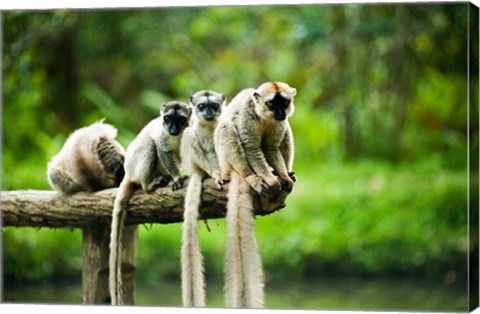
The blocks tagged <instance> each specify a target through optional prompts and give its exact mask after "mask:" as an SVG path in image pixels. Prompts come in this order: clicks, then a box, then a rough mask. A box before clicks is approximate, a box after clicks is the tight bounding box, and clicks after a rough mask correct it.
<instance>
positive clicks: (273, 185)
mask: <svg viewBox="0 0 480 314" xmlns="http://www.w3.org/2000/svg"><path fill="white" fill-rule="evenodd" d="M263 181H265V183H267V185H268V189H269V190H270V191H272V192H277V191H280V190H281V189H282V182H281V180H280V179H279V178H278V177H275V176H270V177H265V178H263Z"/></svg>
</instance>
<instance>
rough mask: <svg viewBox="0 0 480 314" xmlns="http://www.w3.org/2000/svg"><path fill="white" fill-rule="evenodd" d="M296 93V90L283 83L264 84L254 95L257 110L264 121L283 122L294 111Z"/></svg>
mask: <svg viewBox="0 0 480 314" xmlns="http://www.w3.org/2000/svg"><path fill="white" fill-rule="evenodd" d="M296 93H297V91H296V89H295V88H292V87H290V86H288V85H287V84H285V83H282V82H268V83H263V84H262V85H260V87H259V88H258V89H257V90H256V91H255V92H254V93H253V96H254V97H255V99H256V102H257V105H256V110H257V112H258V114H259V115H260V116H261V117H262V118H264V119H269V118H273V119H274V120H276V121H283V120H285V119H286V118H287V117H289V116H290V115H292V113H293V111H294V104H293V97H294V96H295V94H296Z"/></svg>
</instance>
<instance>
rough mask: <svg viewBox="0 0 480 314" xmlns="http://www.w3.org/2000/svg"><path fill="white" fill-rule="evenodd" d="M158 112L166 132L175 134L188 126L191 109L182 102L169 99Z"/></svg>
mask: <svg viewBox="0 0 480 314" xmlns="http://www.w3.org/2000/svg"><path fill="white" fill-rule="evenodd" d="M160 114H161V116H162V117H163V126H164V127H165V129H166V130H167V131H168V133H169V134H170V135H172V136H177V135H179V134H180V133H182V131H183V130H184V129H185V128H186V127H187V126H188V120H189V119H190V115H191V114H192V110H191V109H190V108H189V107H188V105H187V104H185V103H183V102H176V101H170V102H167V103H165V104H163V106H162V109H161V111H160Z"/></svg>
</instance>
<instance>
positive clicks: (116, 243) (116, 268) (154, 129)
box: [109, 101, 191, 305]
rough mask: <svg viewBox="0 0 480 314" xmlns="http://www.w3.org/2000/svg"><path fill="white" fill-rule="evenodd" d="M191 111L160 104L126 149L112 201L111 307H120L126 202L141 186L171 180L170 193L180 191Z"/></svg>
mask: <svg viewBox="0 0 480 314" xmlns="http://www.w3.org/2000/svg"><path fill="white" fill-rule="evenodd" d="M190 115H191V109H190V108H189V107H188V105H187V104H185V103H182V102H175V101H171V102H168V103H166V104H163V105H162V107H161V109H160V117H158V118H156V119H154V120H152V121H151V122H150V123H148V124H147V125H146V126H145V127H144V128H143V129H142V130H141V131H140V133H139V134H138V135H137V137H136V138H135V139H134V140H133V142H132V143H130V145H129V146H128V148H127V152H126V154H125V166H124V168H125V177H124V179H123V180H122V183H121V184H120V187H119V189H118V192H117V195H116V197H115V202H114V208H113V214H112V229H111V234H110V257H109V269H110V274H109V288H110V296H111V303H112V304H114V305H116V304H123V301H122V285H121V256H120V252H121V248H120V246H121V237H122V232H121V231H122V227H123V224H124V221H125V216H126V213H127V209H128V202H129V200H130V198H131V197H132V195H133V193H134V191H135V189H136V188H137V187H138V186H140V187H141V188H142V190H144V191H146V192H152V191H153V190H154V189H155V188H157V187H159V186H165V185H167V184H168V183H169V181H170V180H172V179H173V183H172V189H173V190H174V191H175V190H178V189H180V188H182V186H183V182H184V180H185V179H186V177H184V176H181V175H180V170H179V165H180V163H181V159H180V144H181V138H182V134H183V131H184V130H185V128H186V126H187V125H188V121H189V119H190Z"/></svg>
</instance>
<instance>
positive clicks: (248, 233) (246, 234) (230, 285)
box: [225, 173, 264, 308]
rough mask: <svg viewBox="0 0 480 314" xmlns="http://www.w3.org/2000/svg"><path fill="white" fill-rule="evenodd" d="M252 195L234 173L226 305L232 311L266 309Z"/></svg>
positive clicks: (228, 240)
mask: <svg viewBox="0 0 480 314" xmlns="http://www.w3.org/2000/svg"><path fill="white" fill-rule="evenodd" d="M252 193H253V190H252V189H251V188H250V186H249V185H248V183H247V182H246V181H245V180H243V179H242V178H241V177H239V176H238V175H237V174H236V173H232V177H231V181H230V186H229V192H228V203H227V251H226V254H225V302H226V305H227V307H231V308H263V299H264V292H263V286H264V284H263V270H262V264H261V259H260V255H259V254H258V244H257V241H256V239H255V218H254V216H253V206H252Z"/></svg>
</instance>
